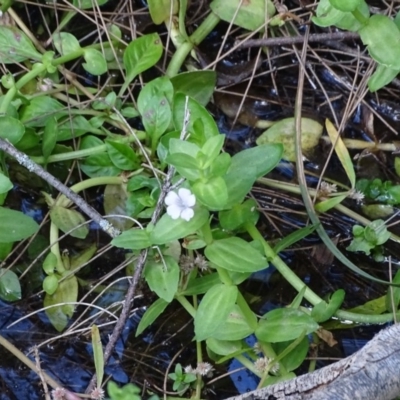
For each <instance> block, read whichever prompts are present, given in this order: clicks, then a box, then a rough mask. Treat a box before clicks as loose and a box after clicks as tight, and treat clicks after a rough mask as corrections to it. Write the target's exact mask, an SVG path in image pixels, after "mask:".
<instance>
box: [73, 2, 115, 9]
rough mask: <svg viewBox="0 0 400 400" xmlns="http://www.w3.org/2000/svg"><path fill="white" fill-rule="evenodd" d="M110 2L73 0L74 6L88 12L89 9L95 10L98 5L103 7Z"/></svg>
mask: <svg viewBox="0 0 400 400" xmlns="http://www.w3.org/2000/svg"><path fill="white" fill-rule="evenodd" d="M107 1H108V0H73V1H72V4H73V5H74V6H75V7H76V8H78V9H79V10H87V9H88V8H93V7H95V6H96V5H98V6H102V5H103V4H106V3H107Z"/></svg>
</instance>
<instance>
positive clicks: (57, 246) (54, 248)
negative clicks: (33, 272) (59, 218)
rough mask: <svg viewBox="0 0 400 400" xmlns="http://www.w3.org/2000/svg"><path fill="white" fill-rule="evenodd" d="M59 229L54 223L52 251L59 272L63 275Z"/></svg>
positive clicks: (51, 239)
mask: <svg viewBox="0 0 400 400" xmlns="http://www.w3.org/2000/svg"><path fill="white" fill-rule="evenodd" d="M58 238H59V236H58V228H57V226H56V224H54V223H53V222H52V223H51V224H50V238H49V239H50V246H51V247H50V251H51V252H52V253H53V254H54V255H55V256H56V258H57V272H58V273H59V274H62V273H63V272H65V268H64V263H63V261H62V257H61V252H60V242H59V240H58Z"/></svg>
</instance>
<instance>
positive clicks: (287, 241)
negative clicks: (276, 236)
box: [274, 225, 315, 254]
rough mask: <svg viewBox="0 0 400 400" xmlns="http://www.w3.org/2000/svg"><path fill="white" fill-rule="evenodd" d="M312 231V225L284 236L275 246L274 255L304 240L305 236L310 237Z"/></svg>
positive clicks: (313, 229)
mask: <svg viewBox="0 0 400 400" xmlns="http://www.w3.org/2000/svg"><path fill="white" fill-rule="evenodd" d="M314 231H315V226H314V225H309V226H305V227H304V228H301V229H296V230H295V231H294V232H292V233H291V234H289V235H288V236H285V237H284V238H283V239H281V240H280V241H279V242H278V243H277V244H276V245H275V247H274V253H275V254H278V253H280V252H281V251H283V250H285V249H287V248H288V247H290V246H291V245H292V244H295V243H296V242H298V241H299V240H301V239H304V238H305V237H306V236H308V235H310V234H311V233H313V232H314Z"/></svg>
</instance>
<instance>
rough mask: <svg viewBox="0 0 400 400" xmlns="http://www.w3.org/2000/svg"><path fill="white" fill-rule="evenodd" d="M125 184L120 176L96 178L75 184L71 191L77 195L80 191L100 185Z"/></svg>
mask: <svg viewBox="0 0 400 400" xmlns="http://www.w3.org/2000/svg"><path fill="white" fill-rule="evenodd" d="M124 182H125V180H124V178H122V177H120V176H98V177H96V178H90V179H85V180H84V181H82V182H79V183H76V184H75V185H73V186H71V190H73V191H74V192H75V193H79V192H81V191H82V190H85V189H89V188H91V187H94V186H102V185H122V184H123V183H124Z"/></svg>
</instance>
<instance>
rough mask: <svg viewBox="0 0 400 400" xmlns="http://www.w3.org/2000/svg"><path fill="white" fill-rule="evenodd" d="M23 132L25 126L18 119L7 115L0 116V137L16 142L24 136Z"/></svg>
mask: <svg viewBox="0 0 400 400" xmlns="http://www.w3.org/2000/svg"><path fill="white" fill-rule="evenodd" d="M24 133H25V127H24V125H23V124H22V123H21V122H20V121H18V119H16V118H13V117H9V116H8V115H2V116H0V138H2V139H5V140H8V141H9V142H10V143H12V144H16V143H18V142H19V141H20V140H21V138H22V137H23V136H24Z"/></svg>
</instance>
